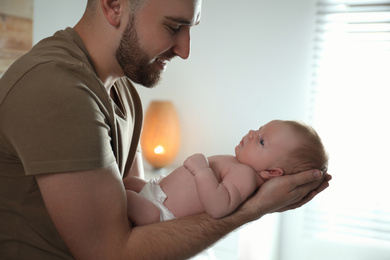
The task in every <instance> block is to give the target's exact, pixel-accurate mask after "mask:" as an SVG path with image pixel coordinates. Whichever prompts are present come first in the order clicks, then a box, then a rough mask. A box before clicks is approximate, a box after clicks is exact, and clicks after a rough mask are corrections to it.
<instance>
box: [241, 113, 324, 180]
mask: <svg viewBox="0 0 390 260" xmlns="http://www.w3.org/2000/svg"><path fill="white" fill-rule="evenodd" d="M236 158H237V160H238V161H239V162H241V163H243V164H247V165H249V166H251V167H252V168H253V169H254V170H255V171H257V172H259V174H260V176H261V177H262V178H263V179H270V178H272V177H275V176H280V175H283V174H292V173H297V172H301V171H305V170H309V169H320V170H322V171H326V168H327V165H328V156H327V154H326V151H325V149H324V146H323V144H322V141H321V139H320V137H319V136H318V134H317V133H316V131H315V130H314V129H313V128H312V127H310V126H308V125H306V124H303V123H299V122H296V121H283V120H273V121H271V122H269V123H267V124H265V125H263V126H262V127H260V129H258V130H250V131H249V133H248V134H247V135H245V136H244V137H243V138H242V140H241V142H240V143H239V144H238V145H237V147H236Z"/></svg>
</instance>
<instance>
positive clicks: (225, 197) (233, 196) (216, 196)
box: [184, 154, 254, 218]
mask: <svg viewBox="0 0 390 260" xmlns="http://www.w3.org/2000/svg"><path fill="white" fill-rule="evenodd" d="M184 167H186V168H187V169H188V170H189V171H190V172H191V173H192V174H193V175H194V178H195V183H196V188H197V191H198V196H199V199H200V202H201V204H202V205H203V207H204V208H205V211H206V212H207V213H208V214H210V215H211V216H212V217H214V218H220V217H223V216H225V215H227V214H229V213H231V212H232V211H233V210H235V209H236V208H237V207H238V206H239V205H240V204H241V203H242V202H243V201H244V200H245V199H246V198H247V196H246V195H243V191H241V190H240V189H248V188H247V187H245V185H242V184H238V183H235V182H241V181H244V180H243V179H242V178H246V177H247V176H248V175H246V174H244V172H238V173H237V174H239V175H241V174H242V176H237V178H228V179H227V180H226V181H225V180H224V181H222V182H221V183H220V182H219V181H218V179H217V177H216V175H215V174H214V172H213V170H212V169H211V168H210V167H209V164H208V160H207V158H206V157H205V156H204V155H203V154H195V155H192V156H190V157H189V158H188V159H187V160H186V161H185V162H184ZM244 182H245V181H244ZM253 186H254V185H253ZM251 189H252V190H251V192H253V191H254V188H252V187H251ZM245 192H246V191H244V193H245Z"/></svg>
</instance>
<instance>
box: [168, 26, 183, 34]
mask: <svg viewBox="0 0 390 260" xmlns="http://www.w3.org/2000/svg"><path fill="white" fill-rule="evenodd" d="M168 29H169V31H170V32H171V33H173V34H175V33H178V32H179V31H180V27H174V26H169V25H168Z"/></svg>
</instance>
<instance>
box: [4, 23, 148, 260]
mask: <svg viewBox="0 0 390 260" xmlns="http://www.w3.org/2000/svg"><path fill="white" fill-rule="evenodd" d="M92 64H93V63H92V60H91V58H90V56H89V54H88V52H87V49H86V47H85V45H84V44H83V42H82V40H81V38H80V37H79V36H78V35H77V33H76V32H75V31H74V30H73V29H71V28H67V29H66V30H63V31H59V32H57V33H56V34H55V35H54V36H52V37H49V38H47V39H44V40H42V41H41V42H39V43H38V44H37V45H35V46H34V47H33V48H32V50H31V51H30V52H29V53H27V54H26V55H24V56H23V57H22V58H20V59H19V60H18V61H16V62H15V63H14V64H13V65H12V66H11V67H10V68H9V70H8V71H7V72H6V73H5V74H4V75H3V76H2V78H0V256H1V257H0V258H1V259H4V260H5V259H73V257H72V255H71V253H70V252H69V250H68V249H67V247H66V246H65V244H64V242H63V241H62V239H61V238H60V236H59V234H58V233H57V230H56V228H55V227H54V224H53V223H52V221H51V219H50V217H49V215H48V212H47V210H46V208H45V205H44V203H43V200H42V196H41V194H40V191H39V188H38V185H37V183H36V180H35V177H34V175H37V174H45V173H56V172H72V171H81V170H89V169H97V168H100V167H104V166H107V165H109V164H111V163H112V162H114V161H116V162H117V164H118V167H119V169H120V172H121V174H122V176H123V175H124V174H126V172H127V171H128V170H129V168H130V167H131V164H132V162H133V159H134V154H135V152H136V150H137V147H138V143H139V135H140V129H141V125H142V107H141V102H140V100H139V96H138V94H137V92H136V90H135V88H134V86H133V85H132V84H131V82H130V81H129V80H128V79H127V78H120V79H118V80H117V82H116V83H115V85H114V86H113V91H114V92H115V93H116V95H117V96H118V101H117V102H116V103H115V102H114V101H113V100H112V99H111V98H110V97H109V95H108V93H107V91H106V89H105V88H104V85H103V83H102V82H101V80H100V79H99V78H98V77H97V75H96V72H95V70H94V68H93V65H92Z"/></svg>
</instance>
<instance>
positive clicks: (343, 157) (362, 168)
mask: <svg viewBox="0 0 390 260" xmlns="http://www.w3.org/2000/svg"><path fill="white" fill-rule="evenodd" d="M314 46H315V49H314V57H313V74H312V86H313V93H312V94H313V95H312V97H313V100H312V101H313V102H312V104H313V107H312V119H311V121H312V122H311V124H312V125H313V126H314V127H315V129H316V130H317V131H318V132H319V134H320V136H321V137H322V139H323V141H324V144H325V147H326V148H327V150H328V152H329V154H330V162H329V172H330V173H331V174H332V175H333V177H334V178H333V180H332V182H331V186H330V188H329V189H328V190H326V191H325V192H324V193H323V194H321V195H320V196H318V197H317V198H315V199H314V200H313V201H312V202H310V203H309V204H308V205H307V206H305V207H303V209H302V210H301V213H300V215H299V216H300V217H299V218H295V220H294V221H293V222H292V221H290V222H288V223H287V225H290V226H293V225H296V226H297V227H294V234H293V235H290V236H291V237H289V240H288V241H287V242H286V239H284V241H285V243H286V244H288V243H290V244H289V245H287V246H286V247H287V248H288V249H287V250H286V251H283V252H282V253H281V255H282V259H300V260H303V259H316V260H319V259H332V260H335V259H343V260H349V259H351V260H365V259H375V260H385V259H386V260H389V259H390V202H389V200H390V166H389V163H390V1H389V0H387V1H383V0H382V1H381V0H351V1H337V0H319V1H317V16H316V33H315V39H314ZM291 238H294V240H293V241H291ZM282 241H283V240H282Z"/></svg>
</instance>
